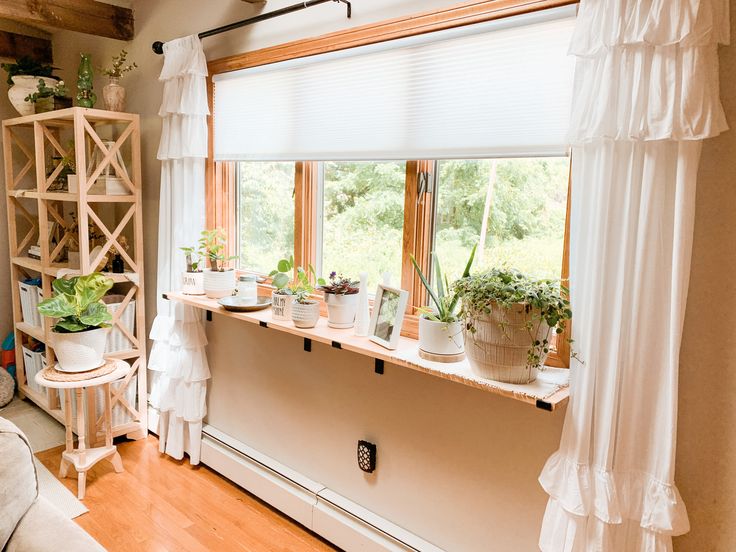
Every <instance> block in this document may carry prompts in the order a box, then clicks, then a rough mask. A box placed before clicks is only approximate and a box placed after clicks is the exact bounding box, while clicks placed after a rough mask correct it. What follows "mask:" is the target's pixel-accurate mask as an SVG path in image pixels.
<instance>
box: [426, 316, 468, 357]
mask: <svg viewBox="0 0 736 552" xmlns="http://www.w3.org/2000/svg"><path fill="white" fill-rule="evenodd" d="M419 349H421V350H422V351H424V352H425V353H430V354H433V355H459V354H462V353H463V352H464V351H465V340H464V337H463V324H462V322H460V321H455V322H436V321H434V320H429V319H428V318H425V317H424V316H420V317H419Z"/></svg>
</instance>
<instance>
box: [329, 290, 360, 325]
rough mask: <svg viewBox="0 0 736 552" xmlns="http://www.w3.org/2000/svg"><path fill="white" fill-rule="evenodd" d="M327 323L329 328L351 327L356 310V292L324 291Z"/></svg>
mask: <svg viewBox="0 0 736 552" xmlns="http://www.w3.org/2000/svg"><path fill="white" fill-rule="evenodd" d="M325 303H327V325H328V326H329V327H330V328H352V327H353V324H355V313H356V312H357V310H358V294H357V293H353V294H350V295H345V294H336V293H325Z"/></svg>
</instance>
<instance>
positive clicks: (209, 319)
mask: <svg viewBox="0 0 736 552" xmlns="http://www.w3.org/2000/svg"><path fill="white" fill-rule="evenodd" d="M205 312H206V313H207V314H206V317H207V322H212V311H210V310H208V311H205Z"/></svg>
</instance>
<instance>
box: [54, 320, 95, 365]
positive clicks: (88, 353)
mask: <svg viewBox="0 0 736 552" xmlns="http://www.w3.org/2000/svg"><path fill="white" fill-rule="evenodd" d="M107 332H108V328H97V329H95V330H88V331H86V332H76V333H57V332H53V341H52V346H53V348H54V354H55V355H56V359H57V360H58V361H59V370H61V371H62V372H86V371H87V370H93V369H94V368H99V367H100V366H102V364H103V362H104V361H105V359H104V358H103V356H102V355H103V354H104V353H105V345H106V343H107Z"/></svg>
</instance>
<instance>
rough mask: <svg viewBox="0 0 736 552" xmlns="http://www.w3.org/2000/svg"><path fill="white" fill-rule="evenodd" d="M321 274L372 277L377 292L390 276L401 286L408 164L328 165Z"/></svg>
mask: <svg viewBox="0 0 736 552" xmlns="http://www.w3.org/2000/svg"><path fill="white" fill-rule="evenodd" d="M323 167H324V188H323V195H324V201H323V212H322V266H321V271H322V274H323V275H324V276H325V277H326V276H327V275H329V273H330V272H331V271H333V270H334V271H335V272H338V273H342V274H345V275H346V276H349V277H353V278H356V279H357V277H358V275H359V274H360V273H361V272H367V273H368V286H369V289H371V290H372V289H373V288H374V287H375V285H376V284H378V283H379V282H381V281H382V280H383V278H382V274H383V273H384V272H390V273H391V283H392V284H393V285H395V286H399V285H400V283H401V240H402V233H403V229H404V182H405V180H406V163H405V162H403V161H392V162H372V161H366V162H345V161H343V162H325V163H324V164H323Z"/></svg>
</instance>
